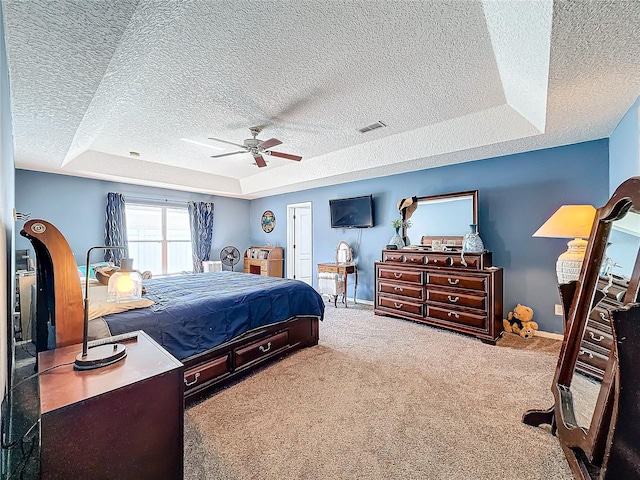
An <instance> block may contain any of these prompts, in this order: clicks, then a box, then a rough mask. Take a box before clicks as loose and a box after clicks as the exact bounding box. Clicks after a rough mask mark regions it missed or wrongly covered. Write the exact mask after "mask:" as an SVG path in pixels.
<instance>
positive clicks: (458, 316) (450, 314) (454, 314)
mask: <svg viewBox="0 0 640 480" xmlns="http://www.w3.org/2000/svg"><path fill="white" fill-rule="evenodd" d="M447 317H455V318H460V315H458V314H457V313H456V312H449V313H447Z"/></svg>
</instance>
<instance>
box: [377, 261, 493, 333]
mask: <svg viewBox="0 0 640 480" xmlns="http://www.w3.org/2000/svg"><path fill="white" fill-rule="evenodd" d="M375 275H376V290H375V313H376V314H377V315H383V314H384V315H393V316H397V317H400V318H406V319H408V320H415V321H418V322H423V323H428V324H431V325H435V326H438V327H443V328H448V329H451V330H456V331H459V332H463V333H468V334H471V335H475V336H476V337H478V338H479V339H480V340H482V341H483V342H485V343H490V344H495V342H496V340H497V339H498V337H499V336H500V333H501V332H502V328H503V327H502V269H501V268H497V267H492V266H491V253H490V252H485V253H481V254H473V253H469V254H467V253H465V254H464V256H462V255H461V252H460V251H457V252H452V251H447V252H441V251H438V252H436V251H431V250H428V249H424V250H423V249H420V250H414V249H411V250H383V251H382V261H381V262H376V264H375Z"/></svg>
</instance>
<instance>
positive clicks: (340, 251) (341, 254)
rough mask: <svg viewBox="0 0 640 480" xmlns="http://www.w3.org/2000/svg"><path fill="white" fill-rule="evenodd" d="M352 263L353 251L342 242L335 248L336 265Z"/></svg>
mask: <svg viewBox="0 0 640 480" xmlns="http://www.w3.org/2000/svg"><path fill="white" fill-rule="evenodd" d="M351 262H353V250H352V249H351V245H349V244H348V243H347V242H345V241H344V240H342V241H341V242H340V243H338V246H337V247H336V263H351Z"/></svg>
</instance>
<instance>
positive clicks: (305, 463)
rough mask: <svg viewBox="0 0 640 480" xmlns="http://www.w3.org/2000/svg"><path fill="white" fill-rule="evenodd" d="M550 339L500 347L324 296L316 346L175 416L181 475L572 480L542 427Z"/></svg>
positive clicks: (504, 342)
mask: <svg viewBox="0 0 640 480" xmlns="http://www.w3.org/2000/svg"><path fill="white" fill-rule="evenodd" d="M559 348H560V345H559V342H556V341H553V340H548V339H544V338H540V337H534V339H532V340H530V341H527V340H524V339H521V338H519V337H515V336H512V335H509V336H508V337H505V338H504V339H501V340H500V341H499V342H498V346H490V345H485V344H483V343H481V342H480V341H478V340H476V339H474V338H473V337H469V336H465V335H459V334H455V333H452V332H448V331H445V330H441V329H437V328H432V327H429V326H426V325H421V324H417V323H414V322H409V321H406V320H400V319H395V318H391V317H383V316H376V315H374V314H373V311H372V309H371V308H370V307H367V306H362V305H358V306H357V307H356V308H351V307H350V308H349V309H344V308H338V309H335V308H334V307H333V306H332V305H331V306H327V310H326V318H325V320H324V321H323V322H322V323H321V325H320V344H319V345H318V346H316V347H312V348H307V349H304V350H302V351H300V352H297V353H295V354H293V355H291V356H289V357H286V358H284V359H283V360H281V361H279V362H277V363H275V364H273V365H271V366H268V367H266V368H263V369H261V370H260V371H258V372H256V373H255V374H253V375H252V376H250V377H247V378H245V379H244V380H242V381H241V382H239V383H236V384H234V385H232V386H231V387H229V388H227V389H224V390H221V391H219V392H218V393H216V394H214V395H212V396H211V397H209V398H207V399H205V400H203V401H202V402H200V403H198V404H196V405H194V406H192V407H190V408H189V409H188V410H187V411H186V413H185V478H186V479H188V480H196V479H233V480H236V479H238V480H239V479H492V480H494V479H505V480H506V479H509V480H513V479H545V480H550V479H559V480H560V479H571V478H573V477H572V475H571V472H570V470H569V467H568V465H567V463H566V460H565V458H564V455H563V454H562V450H561V448H560V445H559V443H558V440H557V439H556V438H555V437H553V436H552V435H551V434H550V430H549V429H548V428H534V427H530V426H527V425H524V424H522V423H521V418H522V414H523V412H525V411H526V410H527V409H529V408H546V407H549V406H550V405H552V403H553V396H552V394H551V390H550V386H551V381H552V379H553V374H554V370H555V366H556V362H557V355H558V351H559Z"/></svg>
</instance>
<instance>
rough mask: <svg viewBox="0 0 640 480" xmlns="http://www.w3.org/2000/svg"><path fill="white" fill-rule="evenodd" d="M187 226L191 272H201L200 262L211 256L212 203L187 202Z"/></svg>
mask: <svg viewBox="0 0 640 480" xmlns="http://www.w3.org/2000/svg"><path fill="white" fill-rule="evenodd" d="M188 206H189V224H190V225H191V251H192V252H193V271H194V272H195V273H200V272H202V262H205V261H207V260H209V257H210V255H211V239H212V238H213V203H208V202H189V203H188Z"/></svg>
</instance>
